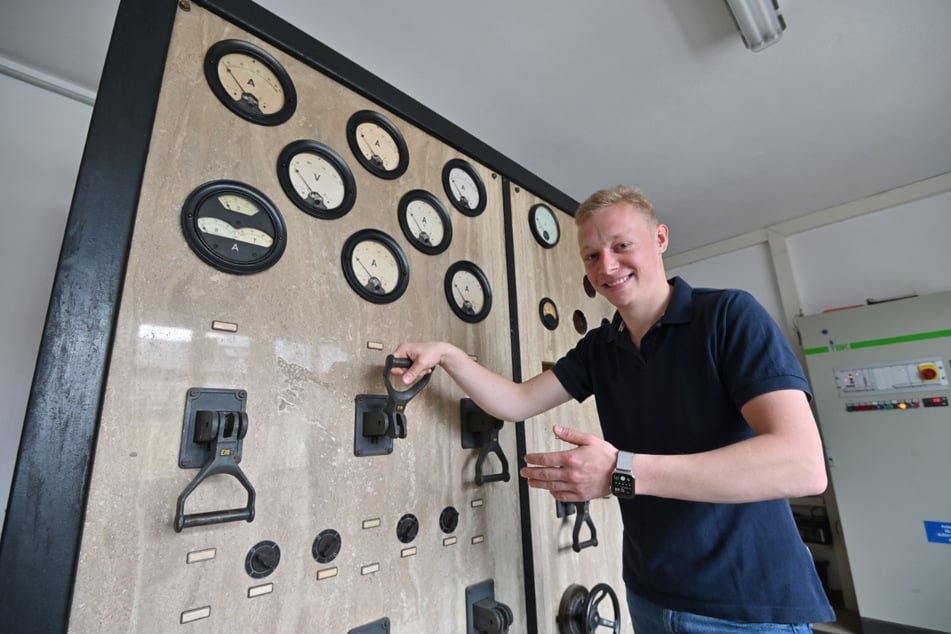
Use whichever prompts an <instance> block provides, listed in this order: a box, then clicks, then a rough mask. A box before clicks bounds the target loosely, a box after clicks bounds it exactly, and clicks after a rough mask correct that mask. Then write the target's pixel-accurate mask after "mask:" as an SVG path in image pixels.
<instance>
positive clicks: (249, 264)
mask: <svg viewBox="0 0 951 634" xmlns="http://www.w3.org/2000/svg"><path fill="white" fill-rule="evenodd" d="M182 231H183V232H184V234H185V240H186V241H187V242H188V245H189V246H190V247H191V248H192V251H194V252H195V254H196V255H198V257H200V258H201V259H202V260H204V261H205V262H207V263H208V264H210V265H212V266H214V267H216V268H218V269H220V270H222V271H225V272H227V273H257V272H259V271H263V270H265V269H267V268H270V267H271V266H273V265H274V264H275V263H276V262H277V261H278V260H280V259H281V256H282V255H283V254H284V248H285V247H286V246H287V230H286V228H285V225H284V219H283V218H282V217H281V214H280V212H279V211H278V210H277V207H275V206H274V203H272V202H271V200H270V199H269V198H268V197H267V196H265V195H264V194H263V193H261V192H260V191H258V190H257V189H255V188H254V187H251V186H250V185H247V184H245V183H241V182H238V181H231V180H217V181H210V182H208V183H205V184H203V185H200V186H198V187H197V188H196V189H195V190H194V191H193V192H192V193H191V194H189V195H188V198H186V199H185V204H184V205H183V206H182Z"/></svg>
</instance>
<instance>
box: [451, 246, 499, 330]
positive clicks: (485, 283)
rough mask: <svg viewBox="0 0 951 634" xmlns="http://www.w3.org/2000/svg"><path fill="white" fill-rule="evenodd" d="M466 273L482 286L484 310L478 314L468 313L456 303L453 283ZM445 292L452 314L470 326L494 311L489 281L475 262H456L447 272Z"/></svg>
mask: <svg viewBox="0 0 951 634" xmlns="http://www.w3.org/2000/svg"><path fill="white" fill-rule="evenodd" d="M462 271H466V272H468V273H471V274H472V276H473V277H475V278H476V281H477V282H478V283H479V285H480V286H482V294H483V298H484V299H483V302H482V309H481V310H480V311H479V312H478V313H468V312H466V311H465V310H463V308H462V307H461V306H459V303H458V302H457V301H456V297H455V294H454V293H453V288H452V282H453V279H454V278H455V276H456V274H457V273H460V272H462ZM443 290H444V291H445V293H446V301H447V302H449V308H451V309H452V312H453V313H455V314H456V317H458V318H459V319H461V320H462V321H465V322H468V323H470V324H475V323H478V322H480V321H482V320H483V319H485V318H486V317H488V316H489V312H490V311H491V310H492V287H491V286H490V285H489V279H488V278H487V277H486V276H485V273H483V272H482V269H481V268H479V266H478V265H477V264H475V263H474V262H470V261H468V260H459V261H458V262H454V263H453V264H452V265H450V266H449V269H448V270H447V271H446V277H445V279H444V282H443Z"/></svg>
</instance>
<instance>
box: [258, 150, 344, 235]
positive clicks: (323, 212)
mask: <svg viewBox="0 0 951 634" xmlns="http://www.w3.org/2000/svg"><path fill="white" fill-rule="evenodd" d="M304 152H307V153H309V154H316V155H318V156H320V157H321V158H323V159H325V160H326V161H327V162H328V163H330V164H331V165H332V166H333V168H334V169H335V170H337V173H338V174H339V175H340V179H341V180H342V181H343V187H344V195H343V200H342V201H340V204H339V205H338V206H337V207H335V208H333V209H327V208H321V207H319V206H317V205H315V204H313V203H311V202H309V201H308V200H307V199H305V198H301V196H300V193H299V192H298V191H297V188H296V187H294V183H293V182H292V180H291V175H290V173H289V171H288V170H289V167H290V164H291V160H293V158H294V157H295V156H297V155H298V154H302V153H304ZM277 180H278V181H279V182H280V183H281V188H282V189H283V190H284V193H285V194H286V195H287V197H288V198H290V199H291V202H292V203H294V204H295V205H296V206H297V207H298V208H299V209H301V210H302V211H304V212H305V213H307V214H310V215H311V216H314V217H315V218H321V219H323V220H334V219H336V218H340V217H342V216H345V215H346V214H347V213H348V212H349V211H350V210H351V209H353V205H354V203H355V202H356V200H357V183H356V181H355V180H354V178H353V172H352V171H350V166H349V165H347V162H346V161H345V160H344V159H343V157H342V156H340V154H338V153H337V152H335V151H334V150H333V148H331V147H329V146H327V145H324V144H323V143H320V142H318V141H313V140H311V139H301V140H299V141H293V142H291V143H289V144H288V145H287V146H286V147H285V148H284V149H283V150H281V153H280V155H279V156H278V157H277Z"/></svg>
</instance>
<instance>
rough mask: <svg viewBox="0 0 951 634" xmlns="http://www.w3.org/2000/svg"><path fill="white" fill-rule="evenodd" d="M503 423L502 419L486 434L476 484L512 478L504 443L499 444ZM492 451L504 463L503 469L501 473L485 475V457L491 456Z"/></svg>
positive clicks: (476, 469) (480, 452)
mask: <svg viewBox="0 0 951 634" xmlns="http://www.w3.org/2000/svg"><path fill="white" fill-rule="evenodd" d="M502 424H503V423H502V421H498V425H497V426H494V427H493V429H491V430H490V431H489V432H487V433H486V434H485V436H484V438H485V440H484V442H483V444H482V449H481V450H479V457H478V458H477V459H476V465H475V471H476V484H478V485H480V486H481V485H483V484H485V483H486V482H508V481H509V480H510V479H511V476H510V475H509V461H508V460H507V459H506V457H505V453H503V452H502V445H500V444H499V434H498V432H499V430H500V429H501V428H502ZM490 453H494V454H495V455H497V456H498V457H499V461H500V462H501V463H502V471H501V472H500V473H492V474H489V475H485V474H484V473H482V471H483V469H484V467H485V459H486V458H488V457H489V454H490Z"/></svg>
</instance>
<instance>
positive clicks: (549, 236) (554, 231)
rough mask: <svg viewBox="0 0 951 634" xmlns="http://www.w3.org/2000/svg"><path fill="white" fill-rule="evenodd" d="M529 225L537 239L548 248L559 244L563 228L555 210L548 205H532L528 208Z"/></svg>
mask: <svg viewBox="0 0 951 634" xmlns="http://www.w3.org/2000/svg"><path fill="white" fill-rule="evenodd" d="M528 226H529V228H531V230H532V236H534V237H535V241H536V242H538V244H540V245H542V246H543V247H545V248H546V249H550V248H552V247H553V246H555V245H556V244H558V239H559V238H560V237H561V228H560V227H559V226H558V218H556V217H555V212H553V211H552V210H551V207H549V206H548V205H542V204H538V205H532V208H531V209H529V210H528Z"/></svg>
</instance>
